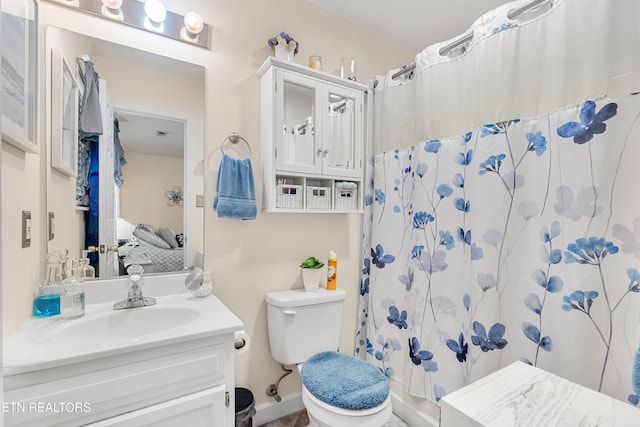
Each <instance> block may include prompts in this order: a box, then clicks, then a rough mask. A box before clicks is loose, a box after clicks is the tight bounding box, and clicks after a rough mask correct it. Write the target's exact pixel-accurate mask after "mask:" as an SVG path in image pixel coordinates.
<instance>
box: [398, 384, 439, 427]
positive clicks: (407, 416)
mask: <svg viewBox="0 0 640 427" xmlns="http://www.w3.org/2000/svg"><path fill="white" fill-rule="evenodd" d="M391 406H392V407H393V413H394V414H396V415H397V416H399V417H400V418H402V419H403V420H404V421H405V422H406V423H407V424H408V425H409V426H413V427H418V426H420V427H438V426H439V425H440V421H439V419H436V418H434V417H433V416H432V415H430V414H427V413H426V412H424V411H421V410H419V409H417V408H416V407H415V406H411V405H409V404H408V403H406V402H405V401H403V400H402V397H401V396H400V394H398V393H396V392H395V391H391ZM434 408H435V405H434ZM438 412H439V411H438Z"/></svg>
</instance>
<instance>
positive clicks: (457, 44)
mask: <svg viewBox="0 0 640 427" xmlns="http://www.w3.org/2000/svg"><path fill="white" fill-rule="evenodd" d="M547 1H549V0H532V1H530V2H529V3H525V4H523V5H522V6H520V7H517V8H515V9H511V10H510V11H509V12H508V13H507V18H509V19H513V18H517V17H518V16H520V15H522V14H523V13H524V12H526V11H528V10H529V9H533V8H534V7H536V6H538V5H540V4H542V3H544V2H547ZM471 40H473V32H471V33H469V34H467V35H465V36H464V37H460V38H459V39H457V40H455V41H453V42H452V43H450V44H448V45H446V46H444V47H443V48H441V49H440V50H439V51H438V53H439V54H440V55H442V56H444V55H446V54H447V53H449V52H451V51H452V50H453V49H455V48H457V47H460V46H462V45H463V44H465V43H468V42H470V41H471ZM415 68H416V63H415V62H412V63H411V64H409V65H406V66H405V67H403V68H402V70H400V71H397V72H395V73H394V74H393V75H392V76H391V80H395V79H397V78H398V77H400V76H401V75H403V74H406V73H408V72H409V71H412V70H414V69H415Z"/></svg>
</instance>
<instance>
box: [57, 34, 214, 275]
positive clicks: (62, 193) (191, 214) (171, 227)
mask: <svg viewBox="0 0 640 427" xmlns="http://www.w3.org/2000/svg"><path fill="white" fill-rule="evenodd" d="M53 47H58V48H60V49H62V51H63V52H64V56H65V59H66V61H67V62H68V63H69V64H71V67H72V68H73V69H74V70H75V72H76V79H77V80H78V86H79V88H80V95H79V98H80V99H82V98H83V94H84V91H85V90H86V88H85V84H84V82H83V79H84V75H83V74H84V72H85V60H90V61H91V62H92V63H93V64H94V69H95V71H96V72H97V74H98V75H99V77H100V80H101V81H100V84H99V85H98V88H99V94H100V98H104V100H103V101H104V104H102V107H101V111H102V122H103V126H104V129H105V131H104V132H103V134H102V135H101V136H95V141H94V140H93V139H92V138H91V137H85V141H84V143H81V144H80V147H81V148H80V150H79V166H80V167H79V172H78V175H79V176H80V178H79V180H78V183H80V184H81V185H78V186H77V185H76V184H77V183H76V177H69V176H67V175H65V174H62V173H60V172H59V171H58V170H56V169H55V168H51V167H50V162H49V164H48V165H47V168H48V173H47V210H48V211H49V216H50V223H52V224H50V227H49V231H50V233H49V243H48V248H47V249H48V251H49V252H51V251H54V250H64V249H68V250H69V257H70V258H72V259H77V258H79V257H80V256H81V253H82V252H81V251H82V250H83V249H87V248H88V247H90V246H91V247H94V246H95V247H97V250H96V252H93V253H90V258H91V260H92V264H94V265H95V266H96V274H97V276H99V277H112V276H116V275H123V274H126V267H127V266H128V265H130V264H134V263H135V264H141V265H142V266H143V267H144V268H145V273H164V272H171V271H179V270H182V269H184V268H185V267H189V266H193V265H200V264H201V260H202V250H203V206H202V194H203V182H202V181H203V147H204V141H203V139H204V117H205V114H204V68H203V67H202V66H199V65H194V64H189V63H186V62H182V61H178V60H175V59H171V58H167V57H163V56H160V55H156V54H151V53H149V52H144V51H141V50H137V49H133V48H130V47H127V46H122V45H118V44H114V43H111V42H108V41H105V40H100V39H96V38H92V37H89V36H86V35H82V34H79V33H75V32H72V31H69V30H65V29H62V28H58V27H53V26H49V27H47V30H46V43H45V49H46V61H47V63H48V64H47V68H46V71H45V72H46V76H47V82H46V88H47V89H46V102H47V112H46V117H47V132H45V133H46V134H47V135H48V143H49V144H50V140H49V135H50V133H51V132H50V131H49V129H50V123H51V117H52V116H55V114H57V113H58V112H57V111H55V109H54V108H52V107H50V105H51V102H50V99H51V98H50V93H51V91H50V89H51V83H52V82H51V72H50V70H51V67H50V65H49V64H50V51H51V49H52V48H53ZM79 58H80V59H79ZM82 58H84V59H82ZM105 82H106V83H105ZM107 98H109V99H110V100H107ZM80 133H82V132H80ZM110 135H115V136H117V138H116V137H111V136H110ZM107 140H109V141H112V143H114V144H115V145H114V146H113V147H112V148H111V146H110V145H109V144H107V143H105V141H107ZM117 141H119V142H120V144H121V146H122V149H123V152H124V159H125V162H121V163H124V165H123V166H122V167H121V169H120V170H119V168H118V167H117V164H118V162H117V161H115V164H116V167H115V171H112V170H110V169H109V168H110V167H111V168H112V167H113V164H114V160H112V159H111V158H110V157H109V156H115V158H116V159H117V158H118V155H117V153H118V150H117V146H118V143H117ZM87 149H88V150H89V151H92V152H93V155H91V154H86V150H87ZM103 150H105V151H103ZM110 150H111V151H110ZM96 157H97V158H96ZM83 161H84V162H85V163H87V162H88V163H89V164H91V161H93V162H94V163H93V164H94V165H99V167H97V171H96V170H94V169H92V168H91V167H89V168H87V167H82V162H83ZM104 162H106V163H107V166H105V164H104ZM87 170H88V171H89V172H87ZM104 171H107V172H106V173H105V172H104ZM96 174H97V175H98V178H96ZM120 177H121V179H120ZM98 181H99V184H98ZM117 181H121V183H120V184H121V185H116V182H117ZM87 186H89V187H90V188H91V189H92V190H93V189H94V188H98V189H99V191H97V193H98V195H97V196H96V191H95V190H93V193H91V194H92V196H90V197H89V196H88V195H87V194H86V193H85V191H86V190H85V187H87ZM96 199H97V200H98V201H96ZM95 215H97V216H98V219H97V220H96V218H95ZM51 225H52V226H51ZM96 231H97V233H96ZM96 234H97V236H96ZM90 249H93V248H90Z"/></svg>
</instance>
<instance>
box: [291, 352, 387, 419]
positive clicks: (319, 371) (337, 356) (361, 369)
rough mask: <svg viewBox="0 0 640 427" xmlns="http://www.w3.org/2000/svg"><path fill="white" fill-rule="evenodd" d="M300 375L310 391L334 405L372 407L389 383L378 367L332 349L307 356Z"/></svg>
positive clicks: (358, 407)
mask: <svg viewBox="0 0 640 427" xmlns="http://www.w3.org/2000/svg"><path fill="white" fill-rule="evenodd" d="M301 376H302V382H303V383H304V386H305V387H306V388H307V390H309V392H310V393H311V394H313V395H314V396H315V397H317V398H318V399H320V400H322V401H323V402H326V403H328V404H329V405H332V406H336V407H338V408H343V409H351V410H364V409H369V408H375V407H376V406H378V405H380V404H382V403H383V402H384V401H385V399H386V398H387V396H389V385H388V384H387V379H386V378H385V376H384V374H383V373H382V371H381V370H380V369H378V368H376V367H375V366H373V365H370V364H369V363H367V362H365V361H364V360H360V359H357V358H355V357H353V356H347V355H346V354H342V353H338V352H335V351H325V352H322V353H318V354H316V355H314V356H311V357H310V358H309V359H308V360H307V361H306V362H304V364H303V365H302V373H301Z"/></svg>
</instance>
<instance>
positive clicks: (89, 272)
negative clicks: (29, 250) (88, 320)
mask: <svg viewBox="0 0 640 427" xmlns="http://www.w3.org/2000/svg"><path fill="white" fill-rule="evenodd" d="M95 276H96V273H95V269H94V268H93V267H92V266H91V265H89V258H88V257H87V251H82V258H80V259H78V260H75V259H74V260H73V261H72V262H71V276H70V277H69V279H67V280H64V281H63V282H62V287H63V291H62V293H61V294H60V317H62V318H63V319H76V318H78V317H82V316H84V313H85V307H84V292H85V291H84V282H87V281H90V280H94V279H95Z"/></svg>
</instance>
